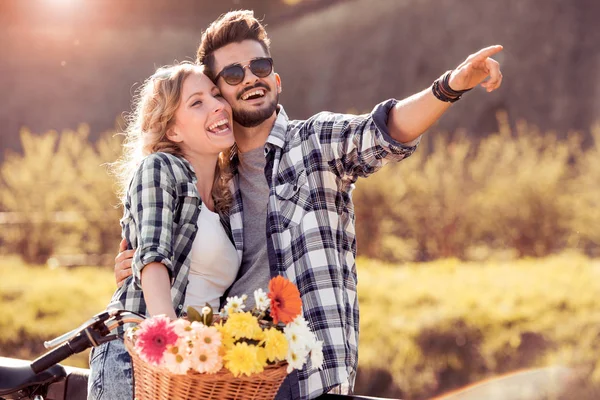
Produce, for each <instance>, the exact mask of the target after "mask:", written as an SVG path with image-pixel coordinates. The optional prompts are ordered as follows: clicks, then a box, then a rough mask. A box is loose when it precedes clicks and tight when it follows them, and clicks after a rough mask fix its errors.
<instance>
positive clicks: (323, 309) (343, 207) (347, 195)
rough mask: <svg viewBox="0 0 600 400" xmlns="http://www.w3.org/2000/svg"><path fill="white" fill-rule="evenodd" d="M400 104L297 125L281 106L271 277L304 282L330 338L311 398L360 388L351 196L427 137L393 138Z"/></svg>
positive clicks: (269, 153)
mask: <svg viewBox="0 0 600 400" xmlns="http://www.w3.org/2000/svg"><path fill="white" fill-rule="evenodd" d="M395 103H396V101H395V100H388V101H386V102H384V103H381V104H379V105H378V106H376V107H375V109H374V110H373V111H372V112H371V114H368V115H360V116H356V115H342V114H333V113H329V112H323V113H319V114H317V115H315V116H313V117H311V118H310V119H308V120H306V121H289V120H288V117H287V115H286V114H285V112H284V111H283V108H282V107H280V108H279V114H278V117H277V119H276V122H275V125H274V127H273V129H272V130H271V133H270V136H269V138H268V139H267V143H266V145H265V155H266V157H267V167H266V171H265V174H266V176H267V181H268V182H269V186H270V194H269V204H268V213H267V218H268V223H267V246H268V248H269V261H270V264H271V275H276V274H282V275H284V276H286V277H287V278H289V279H290V280H291V281H292V282H295V283H296V285H297V286H298V289H299V290H300V293H301V296H302V305H303V312H304V316H305V318H306V319H307V320H308V322H309V325H310V327H311V329H312V330H313V331H314V332H315V333H316V335H317V337H318V338H319V340H322V341H323V342H324V344H323V352H324V359H325V361H324V365H323V369H322V370H317V369H315V368H313V367H312V366H311V364H310V362H309V364H308V365H307V366H306V367H305V368H304V369H303V370H302V371H299V373H298V380H299V384H300V396H301V397H302V398H308V397H310V398H312V397H315V396H317V395H319V394H322V393H324V392H327V391H329V390H330V389H332V388H334V389H336V388H340V387H341V388H342V390H343V391H347V390H348V389H349V388H352V387H353V386H354V379H355V375H356V368H357V364H358V358H357V357H358V301H357V294H356V283H357V279H356V265H355V256H356V239H355V229H354V205H353V203H352V197H351V192H352V190H353V188H354V183H355V182H356V180H357V179H358V178H359V177H367V176H369V175H370V174H372V173H373V172H376V171H377V170H379V169H380V168H381V167H382V166H383V165H385V164H386V163H388V162H390V161H400V160H403V159H404V158H406V157H408V156H410V155H411V154H412V153H413V152H414V151H415V149H416V147H417V144H418V141H419V140H418V139H417V140H416V141H415V142H414V143H410V144H408V145H406V144H402V143H399V142H397V141H395V140H394V139H392V138H391V137H390V135H389V133H388V130H387V119H388V113H389V111H390V109H391V108H392V107H393V106H394V104H395ZM236 181H237V180H236V179H234V180H233V183H232V185H233V188H232V190H233V193H234V204H233V206H232V208H231V210H230V222H231V228H232V234H233V239H234V242H235V245H236V248H238V249H243V233H242V229H241V227H242V220H243V218H242V212H243V205H242V198H241V194H240V192H239V187H237V185H236V184H235V182H236ZM392 184H393V183H392ZM374 206H375V207H376V206H377V205H374ZM344 389H345V390H344Z"/></svg>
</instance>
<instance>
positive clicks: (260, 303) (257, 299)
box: [254, 288, 271, 311]
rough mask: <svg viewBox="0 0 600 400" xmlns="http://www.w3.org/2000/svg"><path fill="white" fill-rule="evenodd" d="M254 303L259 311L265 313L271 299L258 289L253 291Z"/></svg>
mask: <svg viewBox="0 0 600 400" xmlns="http://www.w3.org/2000/svg"><path fill="white" fill-rule="evenodd" d="M254 303H255V304H256V308H257V309H258V310H259V311H265V310H266V309H267V308H269V306H270V305H271V299H269V297H268V296H267V294H266V293H265V292H264V291H263V290H262V289H260V288H258V289H256V290H255V291H254Z"/></svg>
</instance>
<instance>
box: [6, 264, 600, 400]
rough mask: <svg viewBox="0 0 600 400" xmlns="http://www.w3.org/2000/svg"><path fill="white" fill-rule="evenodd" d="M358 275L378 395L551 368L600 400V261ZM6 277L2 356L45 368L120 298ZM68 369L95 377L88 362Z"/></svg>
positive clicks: (86, 285) (22, 270) (364, 336)
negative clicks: (68, 337)
mask: <svg viewBox="0 0 600 400" xmlns="http://www.w3.org/2000/svg"><path fill="white" fill-rule="evenodd" d="M358 270H359V298H360V305H361V320H360V322H361V336H360V362H359V365H360V367H361V370H362V371H367V370H372V371H387V374H385V375H386V376H388V377H391V382H386V381H385V379H384V378H380V379H381V382H379V387H380V389H381V392H380V393H373V392H372V390H373V389H369V390H371V392H370V393H369V394H371V395H384V394H386V393H388V394H389V393H398V394H400V395H401V396H402V397H403V398H405V399H419V398H426V397H427V396H431V395H433V394H436V393H440V392H443V391H446V390H448V389H450V388H454V387H457V386H463V385H465V384H468V383H472V382H475V381H477V380H480V379H483V378H487V377H491V376H494V375H497V374H501V373H505V372H508V371H512V370H516V369H519V368H528V367H536V366H547V365H568V366H576V367H579V370H580V371H581V372H582V373H583V377H584V382H585V385H583V386H582V390H584V389H585V390H584V392H582V393H581V394H580V396H578V398H593V397H588V396H591V395H589V393H592V392H594V393H596V394H597V393H598V392H597V391H595V390H596V389H597V388H598V387H599V386H598V384H599V383H600V361H598V357H597V355H598V352H599V350H600V299H599V296H598V294H599V293H600V260H593V259H588V258H585V257H583V256H580V255H578V254H575V253H573V254H571V253H564V254H562V255H559V256H554V257H548V258H544V259H529V260H520V261H511V262H488V263H485V264H482V263H475V262H470V263H464V262H459V261H456V260H444V261H436V262H432V263H426V264H407V265H403V266H401V267H399V266H393V265H386V264H383V263H381V262H376V261H371V260H367V259H360V260H359V262H358ZM0 276H2V279H0V299H1V309H2V313H0V331H1V332H2V335H1V338H0V355H2V356H8V357H18V358H25V359H31V358H35V357H36V356H37V355H39V354H41V353H42V352H43V351H44V350H43V347H42V345H41V343H42V342H43V341H44V340H47V339H49V338H52V337H55V336H57V335H59V334H61V333H64V332H65V331H68V330H70V329H72V328H75V327H76V326H77V325H79V324H80V323H82V322H83V321H85V320H86V319H87V318H89V317H90V316H91V315H93V314H94V313H97V312H99V311H101V310H102V309H103V308H104V307H105V305H106V304H107V302H108V300H109V298H110V295H111V294H112V292H113V290H114V283H113V277H112V271H111V269H110V268H97V267H80V268H75V269H54V270H50V269H48V268H46V267H36V266H28V265H24V264H23V263H22V262H21V261H19V259H17V258H1V259H0ZM65 364H67V365H74V366H80V367H81V366H84V367H85V366H87V358H86V355H81V356H79V357H73V358H72V359H70V360H68V361H67V362H66V363H65ZM377 376H381V374H379V375H377ZM359 381H360V374H359ZM374 384H377V381H373V379H370V382H369V386H373V385H374ZM382 385H387V386H390V387H388V388H387V389H383V388H381V386H382ZM586 390H587V391H586Z"/></svg>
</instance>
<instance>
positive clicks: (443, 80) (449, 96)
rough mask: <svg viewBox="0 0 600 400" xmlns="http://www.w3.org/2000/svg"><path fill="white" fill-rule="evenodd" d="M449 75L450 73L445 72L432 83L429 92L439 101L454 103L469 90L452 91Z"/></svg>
mask: <svg viewBox="0 0 600 400" xmlns="http://www.w3.org/2000/svg"><path fill="white" fill-rule="evenodd" d="M450 74H452V71H448V72H446V73H445V74H444V75H442V76H440V77H439V78H438V79H436V80H435V81H434V82H433V85H432V86H431V90H432V92H433V95H434V96H435V97H436V98H437V99H438V100H440V101H445V102H448V103H454V102H456V101H458V100H460V98H461V97H462V95H463V94H465V93H466V92H468V91H469V90H471V89H466V90H454V89H452V88H451V87H450V83H449V82H450Z"/></svg>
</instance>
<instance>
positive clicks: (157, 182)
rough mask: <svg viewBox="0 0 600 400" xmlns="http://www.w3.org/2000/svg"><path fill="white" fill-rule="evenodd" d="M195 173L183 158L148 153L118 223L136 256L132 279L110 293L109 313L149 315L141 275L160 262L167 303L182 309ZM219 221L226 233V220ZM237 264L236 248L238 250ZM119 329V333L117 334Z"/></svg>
mask: <svg viewBox="0 0 600 400" xmlns="http://www.w3.org/2000/svg"><path fill="white" fill-rule="evenodd" d="M196 182H197V178H196V174H195V172H194V169H193V168H192V166H191V164H190V163H189V162H188V161H187V160H185V159H184V158H182V157H176V156H174V155H171V154H167V153H161V152H158V153H153V154H151V155H149V156H148V157H146V158H144V160H143V161H142V163H141V164H140V166H139V167H138V169H137V171H136V173H135V174H134V176H133V179H132V181H131V183H130V186H129V189H128V192H127V196H126V199H125V202H124V207H123V208H124V210H123V218H121V228H122V235H123V237H124V238H125V239H127V243H128V248H130V249H131V248H134V249H135V250H136V251H135V253H134V256H133V261H132V272H133V275H132V277H130V278H128V279H127V280H126V281H125V284H124V285H123V286H121V287H120V288H118V289H117V290H116V292H115V293H114V294H113V297H112V300H111V303H110V304H109V306H108V308H119V309H126V310H130V311H134V312H137V313H140V314H143V315H148V313H147V309H146V302H145V301H144V297H143V295H142V286H141V273H142V269H143V268H144V266H146V265H148V264H150V263H151V262H160V263H163V264H164V265H165V266H166V267H167V270H168V271H169V276H170V277H171V299H172V300H173V308H174V310H175V313H176V314H177V315H178V316H180V315H182V314H183V313H184V311H185V310H183V304H184V301H185V292H186V288H187V284H188V276H189V270H190V265H191V249H192V243H193V242H194V238H195V237H196V231H197V222H198V217H199V215H200V212H201V208H202V201H201V199H200V196H199V194H198V189H197V188H196ZM221 222H222V223H223V224H224V225H225V226H226V227H227V228H229V226H228V225H229V222H228V221H227V220H226V217H224V216H222V217H221ZM238 256H239V257H240V259H241V256H242V252H241V249H240V250H239V251H238ZM123 330H124V329H123V328H119V332H118V333H120V334H122V333H123Z"/></svg>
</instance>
